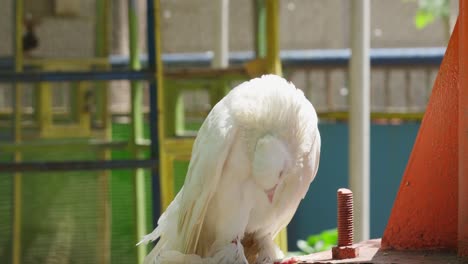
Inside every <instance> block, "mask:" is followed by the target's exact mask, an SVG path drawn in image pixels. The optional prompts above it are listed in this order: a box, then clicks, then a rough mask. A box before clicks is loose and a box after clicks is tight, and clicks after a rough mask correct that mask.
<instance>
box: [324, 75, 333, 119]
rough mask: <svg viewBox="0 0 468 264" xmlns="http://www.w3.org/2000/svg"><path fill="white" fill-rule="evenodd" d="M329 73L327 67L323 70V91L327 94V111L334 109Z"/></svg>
mask: <svg viewBox="0 0 468 264" xmlns="http://www.w3.org/2000/svg"><path fill="white" fill-rule="evenodd" d="M332 82H333V81H332V78H331V73H330V70H329V69H326V70H325V91H326V96H327V111H333V110H335V104H334V102H335V100H334V96H333V95H334V93H333V83H332Z"/></svg>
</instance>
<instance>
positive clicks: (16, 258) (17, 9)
mask: <svg viewBox="0 0 468 264" xmlns="http://www.w3.org/2000/svg"><path fill="white" fill-rule="evenodd" d="M13 6H14V12H13V13H14V14H15V16H14V17H15V19H14V21H13V22H14V23H13V24H14V25H15V26H14V32H15V38H14V50H15V72H21V71H23V42H22V36H23V30H22V29H23V7H24V6H23V0H17V1H14V4H13ZM13 89H14V117H13V120H14V126H13V128H14V138H15V143H16V144H18V143H20V142H21V141H22V139H21V137H22V133H21V132H22V131H21V114H22V107H21V106H22V103H21V99H22V97H23V91H22V85H21V84H19V83H15V84H14V86H13ZM14 159H15V162H20V161H21V159H22V157H21V152H19V151H15V157H14ZM13 177H14V178H13V233H12V235H13V238H12V241H13V245H12V251H13V252H12V260H13V261H12V263H13V264H20V263H21V244H22V241H21V233H22V232H21V222H22V215H21V211H22V199H21V198H22V192H21V191H22V175H21V173H15V174H14V176H13Z"/></svg>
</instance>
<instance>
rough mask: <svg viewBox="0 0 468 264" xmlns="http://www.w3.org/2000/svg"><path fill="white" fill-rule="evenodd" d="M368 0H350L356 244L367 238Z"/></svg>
mask: <svg viewBox="0 0 468 264" xmlns="http://www.w3.org/2000/svg"><path fill="white" fill-rule="evenodd" d="M369 31H370V1H369V0H353V1H352V21H351V33H352V34H351V35H352V40H351V54H352V55H351V61H350V68H349V71H350V74H349V76H350V90H351V92H350V111H349V112H350V123H349V126H350V129H349V132H350V133H349V142H350V143H349V144H350V145H349V172H350V180H349V185H350V188H351V190H352V191H353V193H354V208H355V209H354V230H355V241H357V242H359V241H363V240H367V239H369V226H370V224H369V203H370V197H369V196H370V195H369V193H370V190H369V182H370V180H369V168H370V163H369V159H370V156H369V153H370V146H369V145H370V89H369V82H370V60H369V46H370V33H369Z"/></svg>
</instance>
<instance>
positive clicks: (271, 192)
mask: <svg viewBox="0 0 468 264" xmlns="http://www.w3.org/2000/svg"><path fill="white" fill-rule="evenodd" d="M277 186H278V184H275V186H273V188H271V189H268V190H266V191H265V193H266V195H267V197H268V201H269V202H270V203H272V202H273V197H274V196H275V191H276V187H277Z"/></svg>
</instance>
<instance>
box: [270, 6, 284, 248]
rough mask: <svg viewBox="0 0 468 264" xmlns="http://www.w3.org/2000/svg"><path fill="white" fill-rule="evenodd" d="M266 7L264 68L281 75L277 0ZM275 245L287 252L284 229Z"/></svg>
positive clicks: (277, 237)
mask: <svg viewBox="0 0 468 264" xmlns="http://www.w3.org/2000/svg"><path fill="white" fill-rule="evenodd" d="M265 4H266V5H265V6H266V9H265V10H266V30H267V35H266V41H267V43H266V48H267V50H266V67H267V72H268V73H272V74H276V75H280V76H281V75H283V72H282V69H281V60H280V54H279V53H280V45H279V40H280V35H279V14H280V12H279V4H280V3H279V0H268V1H266V2H265ZM275 240H276V243H277V244H278V245H279V247H280V248H281V250H283V251H287V250H288V235H287V231H286V229H283V230H282V231H281V232H280V233H279V234H278V235H277V236H276V238H275Z"/></svg>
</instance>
